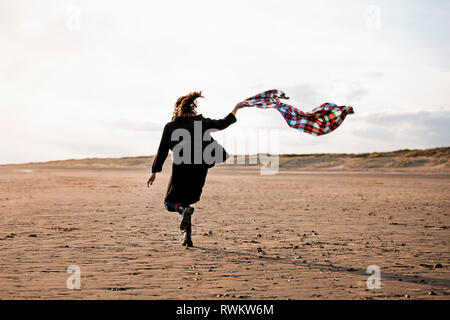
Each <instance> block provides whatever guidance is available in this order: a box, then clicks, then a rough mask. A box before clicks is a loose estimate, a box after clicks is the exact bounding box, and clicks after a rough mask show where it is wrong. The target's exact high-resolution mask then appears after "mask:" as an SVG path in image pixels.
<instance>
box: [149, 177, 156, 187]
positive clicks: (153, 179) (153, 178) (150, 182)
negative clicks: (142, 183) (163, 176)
mask: <svg viewBox="0 0 450 320" xmlns="http://www.w3.org/2000/svg"><path fill="white" fill-rule="evenodd" d="M155 179H156V173H152V175H151V176H150V178H148V181H147V187H149V188H150V185H152V184H153V181H155Z"/></svg>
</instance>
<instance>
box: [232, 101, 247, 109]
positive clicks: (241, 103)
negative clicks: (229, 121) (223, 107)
mask: <svg viewBox="0 0 450 320" xmlns="http://www.w3.org/2000/svg"><path fill="white" fill-rule="evenodd" d="M246 106H247V105H246V104H245V103H244V102H239V103H238V104H237V105H236V107H234V108H235V109H241V108H245V107H246Z"/></svg>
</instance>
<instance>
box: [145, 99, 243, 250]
mask: <svg viewBox="0 0 450 320" xmlns="http://www.w3.org/2000/svg"><path fill="white" fill-rule="evenodd" d="M200 97H202V98H203V96H202V93H201V91H200V92H191V93H189V94H188V95H185V96H182V97H180V98H178V100H177V101H176V103H175V110H174V112H173V116H172V121H171V122H169V123H167V124H166V126H165V127H164V131H163V134H162V138H161V142H160V144H159V148H158V152H157V154H156V156H155V159H154V161H153V165H152V174H151V175H150V178H149V179H148V181H147V186H148V187H150V185H152V184H153V182H154V181H155V179H156V173H158V172H161V171H162V167H163V164H164V161H165V160H166V158H167V155H168V153H169V150H172V158H173V163H172V175H171V177H170V180H169V185H168V187H167V192H166V196H165V198H164V205H165V207H166V209H167V210H168V211H172V212H178V213H179V214H180V215H181V216H182V219H181V224H180V229H181V230H183V231H184V238H183V243H182V244H183V246H188V247H192V246H193V243H192V226H191V216H192V214H193V213H194V208H193V207H191V205H192V204H194V203H196V202H197V201H199V200H200V196H201V194H202V189H203V186H204V184H205V179H206V175H207V174H208V169H209V168H211V167H213V166H214V165H215V164H216V163H221V162H223V161H225V160H226V159H227V158H228V157H229V155H228V154H227V152H226V151H225V149H224V148H223V147H222V146H220V145H219V144H218V143H217V142H216V141H215V140H214V139H212V137H211V136H210V135H209V133H210V132H211V131H216V130H223V129H225V128H227V127H229V126H230V125H231V124H233V123H235V122H236V113H237V111H238V110H239V109H241V108H244V107H246V105H245V104H243V103H242V102H240V103H238V104H237V105H236V106H235V107H234V109H233V111H232V112H231V113H229V114H228V115H227V116H226V117H225V118H223V119H218V120H214V119H209V118H204V117H203V116H202V115H201V114H197V111H196V108H197V98H200ZM211 150H212V152H211ZM199 155H200V156H199Z"/></svg>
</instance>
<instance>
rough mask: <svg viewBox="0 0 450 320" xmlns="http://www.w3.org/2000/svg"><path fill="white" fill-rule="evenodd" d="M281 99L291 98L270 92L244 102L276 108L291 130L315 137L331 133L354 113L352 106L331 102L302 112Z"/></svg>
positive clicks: (273, 91) (250, 104)
mask: <svg viewBox="0 0 450 320" xmlns="http://www.w3.org/2000/svg"><path fill="white" fill-rule="evenodd" d="M279 99H289V97H287V96H286V95H285V93H284V92H282V91H279V90H268V91H264V92H262V93H259V94H257V95H255V96H253V97H250V98H248V99H246V100H244V101H243V103H244V104H246V105H248V106H255V107H258V108H262V109H266V108H275V109H277V110H278V111H279V112H280V113H281V115H282V116H283V118H284V120H286V122H287V124H288V125H289V126H290V127H291V128H294V129H298V130H300V131H303V132H306V133H309V134H311V135H313V136H321V135H324V134H327V133H330V132H331V131H333V130H334V129H336V128H337V127H339V126H340V125H341V123H342V121H344V119H345V117H346V116H347V114H353V113H354V112H353V108H352V107H350V106H348V107H347V106H337V105H335V104H334V103H329V102H326V103H324V104H322V105H321V106H320V107H317V108H315V109H313V110H312V112H302V111H300V110H298V109H297V108H294V107H293V106H290V105H288V104H286V103H282V102H280V100H279Z"/></svg>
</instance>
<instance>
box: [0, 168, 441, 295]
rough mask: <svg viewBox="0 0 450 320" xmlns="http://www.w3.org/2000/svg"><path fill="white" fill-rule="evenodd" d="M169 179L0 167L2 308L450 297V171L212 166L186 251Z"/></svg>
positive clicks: (121, 171) (117, 171)
mask: <svg viewBox="0 0 450 320" xmlns="http://www.w3.org/2000/svg"><path fill="white" fill-rule="evenodd" d="M168 178H169V171H168V168H165V170H164V171H163V173H162V174H160V175H158V177H157V181H156V182H155V185H153V186H152V187H151V188H150V189H148V188H147V187H146V179H147V170H146V169H145V168H128V169H127V168H96V167H93V168H72V167H70V166H66V167H55V168H52V167H48V166H47V167H46V166H39V165H36V166H2V167H1V169H0V299H223V298H226V299H448V298H449V294H450V289H449V288H450V272H449V269H448V266H449V263H450V261H449V258H450V255H449V253H450V251H449V245H448V242H449V240H450V237H449V232H450V231H449V227H450V217H449V213H450V197H449V194H450V173H449V172H442V171H441V172H420V171H414V170H410V171H407V172H401V171H395V170H391V171H383V172H368V171H332V172H320V171H302V170H281V171H280V172H279V173H278V174H276V175H272V176H262V175H260V174H259V171H258V170H257V169H255V168H241V169H237V168H224V167H222V168H221V167H218V168H213V169H212V170H210V173H209V175H208V178H207V183H206V186H205V188H204V193H203V196H202V200H201V201H200V202H199V203H197V204H196V205H195V209H196V211H195V213H194V216H193V241H194V247H193V248H189V249H186V248H184V247H182V246H181V237H182V234H181V232H180V230H179V229H178V226H179V222H180V218H179V216H178V215H177V214H175V213H170V212H167V211H165V208H164V206H163V203H162V199H163V196H164V193H165V190H166V185H167V181H168ZM70 265H76V266H78V267H79V268H80V271H81V289H80V290H76V289H74V290H69V289H68V288H67V286H66V281H67V278H68V277H69V276H70V274H68V273H66V268H67V267H68V266H70ZM370 265H376V266H379V268H380V271H381V288H380V289H376V290H370V289H368V288H367V286H366V280H367V278H368V277H369V274H367V273H366V270H367V267H368V266H370Z"/></svg>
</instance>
